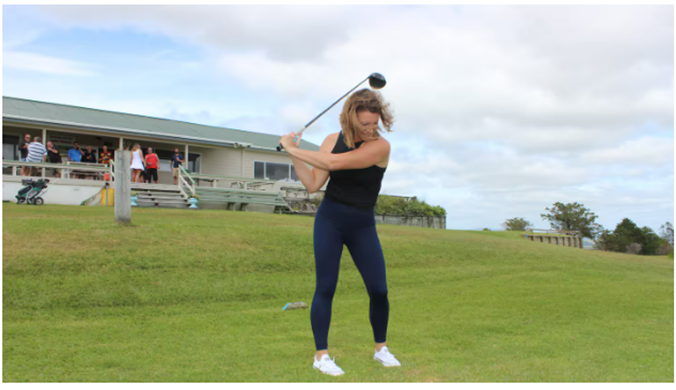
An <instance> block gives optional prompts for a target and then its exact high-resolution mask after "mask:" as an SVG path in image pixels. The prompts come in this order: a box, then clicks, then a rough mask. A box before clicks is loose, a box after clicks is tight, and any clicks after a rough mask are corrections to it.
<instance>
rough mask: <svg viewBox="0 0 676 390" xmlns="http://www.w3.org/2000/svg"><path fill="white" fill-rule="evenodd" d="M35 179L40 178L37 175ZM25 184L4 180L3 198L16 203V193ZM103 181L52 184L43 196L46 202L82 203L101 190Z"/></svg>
mask: <svg viewBox="0 0 676 390" xmlns="http://www.w3.org/2000/svg"><path fill="white" fill-rule="evenodd" d="M34 179H38V178H37V177H36V178H34ZM23 187H24V185H22V184H21V182H16V181H7V180H5V179H3V181H2V200H3V201H7V200H8V201H10V202H13V203H16V194H17V193H18V192H19V190H20V189H21V188H23ZM102 188H103V182H99V183H97V184H96V185H73V184H61V185H60V184H58V182H57V184H51V185H48V189H47V193H46V194H45V195H44V196H43V197H42V198H43V199H44V200H45V204H64V205H80V204H81V203H82V202H83V201H85V200H87V199H89V198H90V197H92V196H94V195H96V194H98V193H100V192H101V189H102Z"/></svg>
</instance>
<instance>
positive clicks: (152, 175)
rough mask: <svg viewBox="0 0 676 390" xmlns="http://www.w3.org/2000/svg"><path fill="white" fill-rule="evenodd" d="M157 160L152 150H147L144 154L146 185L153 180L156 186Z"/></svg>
mask: <svg viewBox="0 0 676 390" xmlns="http://www.w3.org/2000/svg"><path fill="white" fill-rule="evenodd" d="M159 161H160V160H159V158H158V157H157V154H155V152H154V151H153V148H148V150H147V154H146V180H145V182H146V183H150V182H151V181H152V180H155V184H157V169H158V168H159V166H158V165H157V164H159Z"/></svg>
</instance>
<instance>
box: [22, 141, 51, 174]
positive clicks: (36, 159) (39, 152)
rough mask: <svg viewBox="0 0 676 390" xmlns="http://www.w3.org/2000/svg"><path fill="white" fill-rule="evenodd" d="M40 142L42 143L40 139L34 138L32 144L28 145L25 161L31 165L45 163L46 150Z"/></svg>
mask: <svg viewBox="0 0 676 390" xmlns="http://www.w3.org/2000/svg"><path fill="white" fill-rule="evenodd" d="M40 141H42V139H41V138H40V137H35V139H34V140H33V142H31V143H30V144H29V145H28V157H27V158H26V161H28V162H33V163H41V162H45V160H46V159H47V149H46V148H45V146H44V145H43V144H42V143H41V142H40ZM31 175H32V172H31Z"/></svg>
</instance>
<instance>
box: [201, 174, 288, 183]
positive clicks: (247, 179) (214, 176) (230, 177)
mask: <svg viewBox="0 0 676 390" xmlns="http://www.w3.org/2000/svg"><path fill="white" fill-rule="evenodd" d="M192 177H194V178H196V179H202V178H204V179H229V180H233V181H235V180H236V181H256V182H267V183H274V184H276V183H287V182H285V181H279V180H266V179H255V178H251V177H236V176H218V175H206V174H202V173H199V174H195V173H193V175H192ZM288 183H289V184H291V183H293V182H288Z"/></svg>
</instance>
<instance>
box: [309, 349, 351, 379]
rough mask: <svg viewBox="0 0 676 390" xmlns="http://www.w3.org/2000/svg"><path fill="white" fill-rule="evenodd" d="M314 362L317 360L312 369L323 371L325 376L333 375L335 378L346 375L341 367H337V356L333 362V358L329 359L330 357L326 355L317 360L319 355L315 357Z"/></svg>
mask: <svg viewBox="0 0 676 390" xmlns="http://www.w3.org/2000/svg"><path fill="white" fill-rule="evenodd" d="M314 360H315V362H314V363H312V367H314V368H316V369H317V370H319V371H321V372H322V373H323V374H327V375H333V376H338V375H343V374H345V371H343V370H342V369H341V368H340V367H338V366H336V357H335V356H334V357H333V360H331V358H329V355H328V354H326V355H322V358H321V359H320V360H317V355H315V356H314Z"/></svg>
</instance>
